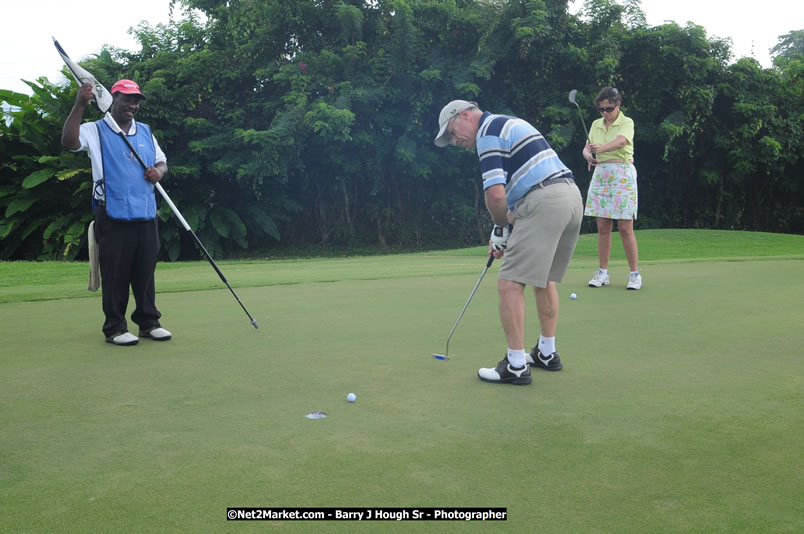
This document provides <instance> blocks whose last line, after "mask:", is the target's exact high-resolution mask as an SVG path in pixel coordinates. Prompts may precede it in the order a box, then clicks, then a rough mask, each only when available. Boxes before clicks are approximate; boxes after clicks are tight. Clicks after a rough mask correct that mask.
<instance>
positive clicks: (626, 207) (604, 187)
mask: <svg viewBox="0 0 804 534" xmlns="http://www.w3.org/2000/svg"><path fill="white" fill-rule="evenodd" d="M638 205H639V202H638V197H637V172H636V167H634V165H633V163H601V164H599V165H598V166H597V167H596V168H595V174H594V175H592V182H591V183H590V184H589V193H588V194H587V196H586V208H585V209H584V212H583V214H584V215H588V216H590V217H601V218H604V219H621V220H629V219H636V218H637V207H638Z"/></svg>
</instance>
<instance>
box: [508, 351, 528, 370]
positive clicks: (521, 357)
mask: <svg viewBox="0 0 804 534" xmlns="http://www.w3.org/2000/svg"><path fill="white" fill-rule="evenodd" d="M508 363H509V364H511V367H525V349H519V350H514V349H511V348H509V349H508Z"/></svg>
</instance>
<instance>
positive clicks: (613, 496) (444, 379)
mask: <svg viewBox="0 0 804 534" xmlns="http://www.w3.org/2000/svg"><path fill="white" fill-rule="evenodd" d="M594 237H595V236H594V235H591V236H586V235H585V236H582V239H581V243H580V244H579V248H578V251H577V254H576V257H575V259H574V260H573V265H572V267H571V269H570V272H569V274H568V277H567V279H566V280H565V282H564V284H562V285H561V286H560V294H561V298H562V300H561V305H562V309H561V323H560V327H559V333H558V348H559V350H560V351H561V355H562V359H563V360H564V362H565V369H564V370H563V371H562V372H560V373H546V372H542V371H538V372H535V373H534V381H533V384H532V385H531V386H527V387H512V386H499V385H490V384H486V383H483V382H481V381H480V380H478V378H477V376H476V370H477V368H478V367H481V366H490V365H493V364H494V363H496V362H497V361H498V360H499V359H500V358H501V357H502V355H503V353H504V351H505V340H504V337H503V334H502V331H501V328H500V326H499V321H498V318H497V311H496V291H495V275H496V271H497V268H498V265H497V263H495V265H493V266H492V268H491V269H490V271H489V273H488V275H487V276H486V279H485V280H484V281H483V283H482V285H481V286H480V288H479V289H478V292H477V294H476V296H475V298H474V299H473V301H472V303H471V305H470V307H469V309H468V310H467V312H466V314H465V316H464V318H463V320H462V322H461V324H460V326H459V327H458V329H457V330H456V332H455V334H454V336H453V338H452V341H451V343H450V355H451V357H452V359H451V360H450V361H448V362H441V361H437V360H434V359H433V358H432V357H431V354H432V353H433V352H442V351H443V349H444V342H445V340H446V336H447V334H448V333H449V331H450V329H451V327H452V325H453V324H454V322H455V319H456V318H457V315H458V313H459V312H460V309H461V307H462V306H463V304H464V302H465V300H466V298H467V297H468V294H469V292H470V291H471V289H472V287H473V286H474V283H475V282H476V281H477V277H478V276H479V275H480V272H481V271H482V269H483V266H484V265H485V251H484V250H483V249H482V248H479V249H469V250H463V251H447V252H438V253H425V254H406V255H395V256H373V257H364V258H340V259H299V260H286V261H270V262H260V261H256V260H255V261H248V262H222V263H221V267H222V269H223V270H224V272H225V273H226V275H227V277H228V279H229V281H230V283H231V284H232V285H233V286H234V287H235V288H236V291H237V293H238V295H239V296H240V298H241V300H242V301H243V303H244V304H245V305H246V307H247V308H248V309H249V311H250V312H251V314H252V315H253V316H254V317H255V318H256V319H257V321H258V322H259V324H260V327H261V328H260V329H259V330H254V329H253V328H252V327H251V326H250V324H249V321H248V318H247V317H246V316H245V314H244V313H243V312H242V310H241V309H240V308H239V306H238V305H237V303H236V301H235V300H234V299H233V298H232V295H231V294H230V293H229V291H228V290H227V289H226V288H225V286H223V285H222V284H221V282H220V280H218V278H217V275H216V274H215V273H214V271H213V270H212V269H211V268H210V267H209V265H208V264H206V263H205V262H190V263H181V264H165V263H163V264H160V265H159V267H158V270H157V289H158V291H159V295H158V297H157V303H158V305H159V307H160V309H161V311H162V313H163V315H164V317H163V321H164V325H165V326H166V327H167V328H169V329H170V330H172V331H173V333H174V339H173V340H172V341H170V342H167V343H157V342H152V341H149V340H142V341H141V342H140V344H139V345H137V346H135V347H113V346H111V345H108V344H106V343H104V342H103V338H102V335H101V332H100V326H101V323H102V320H103V317H102V313H101V310H100V298H99V295H96V294H93V293H89V292H87V291H86V289H85V288H86V270H87V267H86V264H80V263H79V264H60V263H46V264H42V263H37V264H12V263H2V264H0V273H2V274H3V275H4V276H3V277H2V278H3V279H4V282H3V284H4V285H2V286H0V339H2V344H3V346H2V349H0V351H2V355H1V356H0V406H2V410H1V411H0V430H1V431H0V502H1V503H2V505H0V508H1V509H2V513H0V532H12V533H22V532H126V533H128V532H257V531H259V532H264V531H266V530H273V529H277V528H281V529H291V530H293V531H300V532H352V531H358V530H359V531H364V532H372V531H377V530H382V531H400V532H433V531H437V532H465V531H484V532H485V531H505V532H556V533H565V532H662V533H665V532H679V533H681V532H684V533H686V532H746V533H753V532H801V531H803V530H804V505H802V503H803V502H804V471H802V469H801V466H800V464H801V443H802V442H804V416H803V415H802V413H803V412H802V406H804V381H802V377H803V376H804V359H802V357H801V356H802V348H801V347H802V346H804V329H803V328H802V326H801V325H802V324H804V311H803V310H802V306H801V302H802V301H804V277H802V273H804V237H802V236H778V235H772V234H745V233H731V232H722V233H721V232H711V233H710V232H695V231H645V232H639V233H638V239H639V243H640V248H641V253H642V254H641V255H642V258H643V261H642V273H643V276H644V281H645V287H644V289H643V290H641V291H638V292H629V291H626V290H625V289H624V288H625V282H626V276H627V267H626V266H625V263H624V261H623V260H622V248H621V245H620V243H619V241H618V239H617V238H615V240H614V252H615V254H614V257H615V260H614V261H613V264H612V266H611V268H610V270H611V271H612V285H611V286H609V287H606V288H602V289H592V288H588V287H586V282H587V281H588V280H589V278H590V277H591V275H592V274H593V271H594V269H595V268H596V259H595V257H596V252H595V242H594ZM572 292H575V293H577V294H578V299H577V300H576V301H572V300H570V299H569V294H570V293H572ZM528 314H529V323H528V330H527V332H528V343H531V344H532V343H535V340H536V339H538V327H537V326H536V313H535V305H534V304H533V302H532V298H531V299H529V302H528ZM132 327H133V325H132ZM133 329H134V330H136V328H135V327H133ZM349 392H354V393H356V394H357V402H355V403H353V404H350V403H348V402H347V401H346V395H347V393H349ZM317 410H322V411H324V412H326V413H327V414H328V417H326V418H325V419H319V420H310V419H307V418H305V417H304V416H305V414H307V413H309V412H312V411H317ZM234 506H253V507H265V508H278V507H311V506H327V507H330V506H342V507H347V506H351V507H370V508H376V507H402V506H422V507H455V506H477V507H507V508H508V514H509V519H508V521H506V522H504V523H493V524H480V523H466V522H460V521H455V522H438V523H436V522H421V523H414V522H401V523H395V522H382V523H378V522H373V523H369V524H368V525H365V524H360V523H357V522H335V521H325V522H315V523H304V522H292V521H283V522H277V521H269V522H253V523H243V522H227V521H226V519H225V515H226V508H227V507H234Z"/></svg>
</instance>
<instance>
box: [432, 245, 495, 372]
mask: <svg viewBox="0 0 804 534" xmlns="http://www.w3.org/2000/svg"><path fill="white" fill-rule="evenodd" d="M493 261H494V255H493V254H489V261H488V262H487V263H486V268H485V269H483V272H482V273H481V274H480V278H478V280H477V283H476V284H475V287H474V289H472V293H470V294H469V298H468V299H467V300H466V304H464V305H463V309H462V310H461V314H460V315H458V320H457V321H455V325H454V326H453V327H452V330H450V333H449V336H447V347H446V350H445V351H444V356H446V357H449V340H450V339H452V334H454V333H455V329H456V328H458V323H460V322H461V317H463V314H464V312H465V311H466V308H468V307H469V303H470V302H471V301H472V297H474V296H475V292H476V291H477V288H478V287H479V286H480V282H482V281H483V277H484V276H486V271H488V270H489V267H491V264H492V262H493Z"/></svg>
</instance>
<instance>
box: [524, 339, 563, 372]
mask: <svg viewBox="0 0 804 534" xmlns="http://www.w3.org/2000/svg"><path fill="white" fill-rule="evenodd" d="M525 362H527V364H528V365H530V366H531V367H538V368H539V369H544V370H545V371H560V370H561V369H563V367H564V365H563V364H562V363H561V358H560V357H559V355H558V351H556V352H554V353H552V354H551V355H549V356H545V355H544V354H542V351H540V350H539V345H536V346H535V347H533V350H532V351H530V354H526V355H525Z"/></svg>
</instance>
